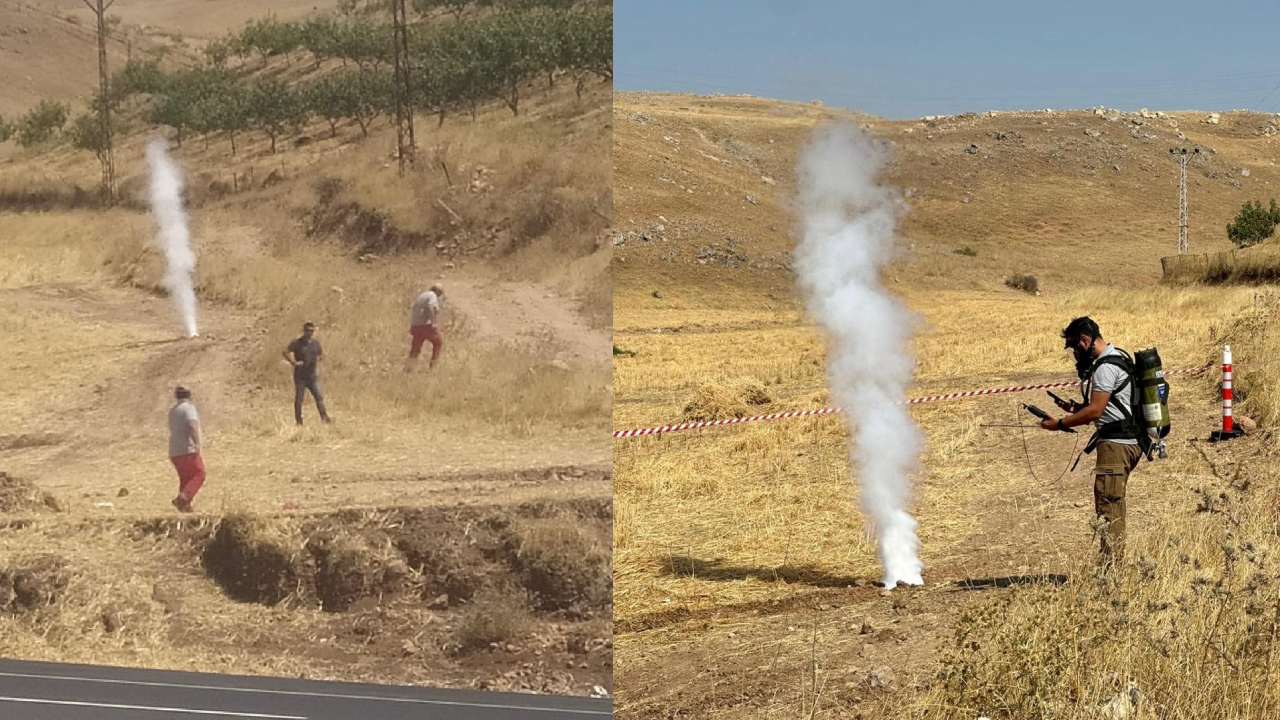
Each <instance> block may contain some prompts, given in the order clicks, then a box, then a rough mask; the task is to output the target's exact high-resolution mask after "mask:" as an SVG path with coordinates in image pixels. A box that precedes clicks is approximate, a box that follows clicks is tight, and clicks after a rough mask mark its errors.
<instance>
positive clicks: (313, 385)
mask: <svg viewBox="0 0 1280 720" xmlns="http://www.w3.org/2000/svg"><path fill="white" fill-rule="evenodd" d="M308 390H310V391H311V397H313V398H315V399H316V409H317V410H319V411H320V419H321V420H324V421H325V422H329V413H328V412H326V411H325V409H324V393H322V392H320V378H319V377H317V376H315V375H312V376H310V377H307V376H303V375H294V376H293V417H294V419H295V420H297V421H298V424H299V425H301V424H302V399H303V398H304V397H305V396H306V392H307V391H308Z"/></svg>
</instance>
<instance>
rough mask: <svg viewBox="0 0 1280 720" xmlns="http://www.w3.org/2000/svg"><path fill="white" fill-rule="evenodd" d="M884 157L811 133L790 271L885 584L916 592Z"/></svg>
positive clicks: (860, 137) (912, 435) (901, 316)
mask: <svg viewBox="0 0 1280 720" xmlns="http://www.w3.org/2000/svg"><path fill="white" fill-rule="evenodd" d="M887 159H888V152H887V150H885V149H884V148H883V147H881V146H880V145H878V144H877V143H876V142H875V141H874V140H873V139H872V138H870V137H869V136H867V135H866V134H865V133H863V132H861V131H858V130H856V129H854V128H852V127H849V126H845V125H832V126H826V127H823V128H820V129H819V130H817V131H816V132H815V134H814V136H813V138H812V139H811V140H810V142H809V144H808V146H807V147H806V148H805V149H804V151H803V154H802V155H801V157H800V164H799V179H800V202H801V210H802V212H803V233H804V235H803V238H802V239H801V241H800V245H799V247H797V248H796V253H795V259H796V272H797V274H798V276H799V282H800V286H801V288H802V289H803V290H804V291H805V293H806V296H807V300H808V307H809V311H810V312H811V313H813V315H814V316H816V317H817V318H818V319H819V321H820V322H821V323H822V324H823V326H824V327H825V328H826V329H827V333H828V336H829V338H828V349H827V373H828V375H829V376H830V383H831V391H832V395H833V396H834V398H835V399H836V401H837V403H838V404H839V405H840V406H841V407H843V408H844V412H845V417H846V418H847V420H848V422H849V424H850V427H851V430H852V431H853V442H852V443H851V445H850V448H849V456H850V458H851V460H852V461H853V464H854V466H855V468H856V472H857V475H858V479H859V482H860V483H861V486H862V492H861V498H862V509H863V511H864V512H865V513H866V514H867V515H868V516H870V520H871V525H872V529H873V530H874V532H875V536H876V549H877V552H878V554H879V556H880V562H881V564H882V565H883V566H884V584H885V586H886V587H894V586H895V585H897V584H898V583H899V582H902V583H906V584H910V585H921V584H923V580H922V579H921V576H920V571H921V570H922V569H923V565H922V564H921V563H920V558H919V556H918V554H917V551H918V549H919V544H920V543H919V541H918V540H917V539H916V521H915V518H913V517H911V514H910V513H909V512H908V511H907V506H908V504H909V503H910V500H911V476H912V474H913V473H914V472H916V471H917V470H918V469H919V457H920V454H921V452H922V451H923V450H924V447H925V442H924V435H923V433H921V432H920V429H919V428H918V427H917V426H916V424H915V422H914V421H913V420H912V419H911V416H910V415H909V414H908V413H907V410H906V406H905V405H903V404H902V401H903V400H904V399H905V398H906V391H907V387H908V384H909V383H910V382H911V376H912V372H913V371H914V369H915V359H914V358H913V357H912V356H911V353H910V350H909V342H910V339H911V334H912V331H913V330H914V327H915V324H916V318H915V316H914V315H913V314H912V313H911V312H910V311H909V310H908V309H907V307H906V304H905V303H903V302H902V300H900V299H899V298H897V297H894V296H893V295H890V294H889V292H888V291H887V290H886V289H885V287H884V286H883V285H882V284H881V282H880V268H881V266H883V265H884V264H885V263H886V262H888V261H889V260H890V259H892V257H893V240H894V223H895V220H896V215H897V213H898V205H897V202H896V201H897V197H898V196H897V192H896V191H895V190H894V189H892V188H890V187H887V186H885V185H881V184H880V183H878V182H876V173H877V172H878V171H879V170H880V168H881V167H883V166H884V164H885V161H886V160H887Z"/></svg>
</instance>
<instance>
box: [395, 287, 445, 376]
mask: <svg viewBox="0 0 1280 720" xmlns="http://www.w3.org/2000/svg"><path fill="white" fill-rule="evenodd" d="M443 300H444V288H442V287H440V283H435V284H434V285H432V286H431V289H430V290H427V291H426V292H424V293H422V294H421V295H419V296H418V297H417V298H415V299H414V301H413V306H412V307H411V308H410V311H409V335H411V336H412V337H413V341H412V342H411V343H410V345H409V359H408V360H407V361H406V363H405V367H404V369H405V371H406V372H407V371H409V370H412V369H413V367H414V365H415V364H417V361H418V354H419V353H421V352H422V346H423V344H424V343H427V342H430V343H431V364H430V365H429V367H435V366H436V361H437V360H439V359H440V351H441V350H442V349H443V348H444V338H442V337H440V327H439V324H438V323H439V318H440V303H441V302H442V301H443Z"/></svg>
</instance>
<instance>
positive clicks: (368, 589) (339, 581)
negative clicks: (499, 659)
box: [183, 501, 612, 636]
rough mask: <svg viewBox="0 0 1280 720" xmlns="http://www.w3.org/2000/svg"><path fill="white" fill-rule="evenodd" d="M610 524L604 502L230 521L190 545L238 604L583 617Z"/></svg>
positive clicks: (607, 577)
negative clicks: (387, 606)
mask: <svg viewBox="0 0 1280 720" xmlns="http://www.w3.org/2000/svg"><path fill="white" fill-rule="evenodd" d="M611 517H612V506H611V504H610V503H608V502H607V501H603V502H602V501H591V502H586V501H584V502H578V503H530V504H526V505H521V506H518V507H516V508H513V509H505V510H504V511H501V512H494V511H493V510H482V509H472V508H465V509H462V508H449V509H438V508H416V509H403V510H393V511H390V512H379V513H360V512H342V513H338V514H336V515H333V516H330V517H325V518H319V519H315V520H308V521H305V522H302V523H300V524H295V523H293V522H292V521H290V520H288V519H283V518H276V519H268V518H261V517H252V516H246V515H232V516H228V517H227V518H225V519H224V520H222V522H221V523H220V524H219V525H218V526H217V529H216V530H215V531H213V532H212V536H211V537H210V536H209V535H207V534H206V535H204V537H205V538H207V539H206V540H204V541H196V542H197V543H198V546H199V547H201V550H200V552H201V556H202V561H203V564H204V567H205V570H206V572H207V573H208V575H209V577H211V578H212V579H213V580H215V581H216V582H217V583H218V584H219V585H220V586H221V587H222V588H223V589H224V590H225V591H226V593H227V595H229V596H230V597H232V598H233V599H235V600H239V601H242V602H256V603H262V604H266V605H276V604H278V603H280V602H282V601H284V600H286V599H291V600H292V601H295V602H297V603H298V604H300V605H304V606H310V605H312V604H318V605H319V606H320V607H321V608H322V609H324V610H325V611H327V612H335V613H340V612H347V611H349V610H352V609H353V608H355V607H359V606H360V605H362V603H361V601H362V600H365V599H369V598H373V599H376V600H378V601H379V603H380V604H383V603H386V602H387V601H396V602H398V603H405V604H414V603H419V602H425V603H426V604H428V605H429V606H430V607H431V608H433V609H445V608H458V607H464V608H466V609H468V610H469V609H470V607H471V606H473V605H475V604H477V603H480V602H481V600H482V599H483V598H488V599H487V600H485V602H486V603H488V604H493V603H494V602H496V601H495V600H493V598H495V597H498V596H504V595H505V596H508V597H511V598H514V601H515V602H517V604H519V605H520V606H521V607H523V608H524V609H525V611H526V612H528V610H530V609H532V610H536V611H539V612H548V613H563V614H564V615H566V616H568V617H571V618H572V617H577V618H588V617H595V616H597V615H600V614H601V613H606V612H607V608H608V607H609V606H610V602H611V600H612V565H611V552H610V544H609V540H608V534H609V524H610V522H609V521H610V519H611ZM183 537H184V538H188V539H193V538H196V537H198V535H195V534H192V533H188V534H187V535H185V536H183ZM530 606H531V607H530ZM475 631H476V632H475V634H476V635H477V636H484V635H486V634H488V633H487V631H482V629H481V628H478V627H477V628H475ZM494 632H497V631H496V630H495V631H494Z"/></svg>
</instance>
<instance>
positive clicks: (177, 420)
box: [169, 400, 200, 457]
mask: <svg viewBox="0 0 1280 720" xmlns="http://www.w3.org/2000/svg"><path fill="white" fill-rule="evenodd" d="M193 421H194V422H200V415H199V413H197V412H196V406H195V405H192V404H191V401H190V400H183V401H182V402H179V403H178V404H177V405H174V406H173V407H172V408H171V409H170V410H169V457H178V456H180V455H190V454H191V453H193V452H195V451H196V438H195V435H194V434H193V433H192V432H191V423H192V422H193Z"/></svg>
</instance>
